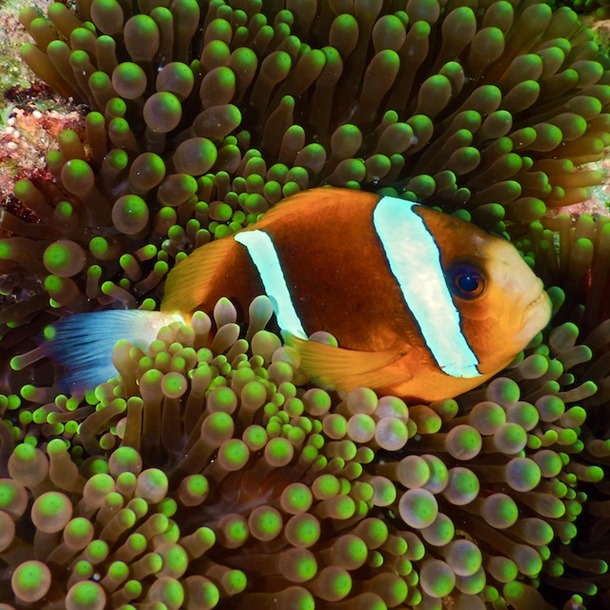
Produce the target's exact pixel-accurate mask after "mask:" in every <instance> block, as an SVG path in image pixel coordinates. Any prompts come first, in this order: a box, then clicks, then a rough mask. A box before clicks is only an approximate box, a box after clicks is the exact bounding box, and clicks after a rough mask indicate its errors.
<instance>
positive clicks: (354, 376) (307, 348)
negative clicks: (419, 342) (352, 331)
mask: <svg viewBox="0 0 610 610" xmlns="http://www.w3.org/2000/svg"><path fill="white" fill-rule="evenodd" d="M284 338H285V341H286V345H288V346H289V347H291V348H293V349H294V350H295V351H296V354H297V356H298V362H299V367H300V368H301V370H302V371H303V372H304V373H306V374H307V375H309V376H310V377H311V378H312V379H313V380H314V381H316V382H317V383H320V384H321V385H324V386H326V387H328V388H329V389H333V390H353V389H355V388H359V387H363V386H366V387H369V388H373V389H374V388H382V387H386V386H390V385H392V384H395V383H398V382H401V381H408V380H409V379H410V378H411V377H412V375H410V374H409V373H408V372H407V371H404V370H401V369H398V368H387V367H388V365H390V364H392V363H394V362H396V361H397V360H399V359H400V358H402V357H403V356H404V354H405V352H404V350H403V351H400V350H386V351H380V352H366V351H357V350H351V349H345V348H342V347H335V346H332V345H327V344H325V343H318V342H317V341H311V340H307V339H300V338H299V337H295V336H294V335H290V334H286V333H285V334H284Z"/></svg>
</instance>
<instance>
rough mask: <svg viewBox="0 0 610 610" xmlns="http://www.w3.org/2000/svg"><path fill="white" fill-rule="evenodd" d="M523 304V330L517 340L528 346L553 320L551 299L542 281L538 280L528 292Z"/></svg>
mask: <svg viewBox="0 0 610 610" xmlns="http://www.w3.org/2000/svg"><path fill="white" fill-rule="evenodd" d="M522 302H523V303H524V309H523V313H522V315H521V327H522V328H521V331H520V332H519V333H518V334H517V338H518V340H519V341H521V342H522V343H523V344H524V345H526V344H527V343H529V342H530V341H531V339H532V338H533V337H535V336H536V334H537V333H538V332H539V331H541V330H542V329H543V328H544V327H545V326H546V325H547V324H548V321H549V320H550V319H551V299H550V298H549V295H548V294H547V293H546V291H545V290H544V284H543V283H542V280H541V279H539V278H537V279H536V282H535V284H534V286H533V287H532V288H531V289H530V290H528V291H527V292H526V294H525V295H524V298H523V300H522Z"/></svg>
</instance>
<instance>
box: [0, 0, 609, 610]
mask: <svg viewBox="0 0 610 610" xmlns="http://www.w3.org/2000/svg"><path fill="white" fill-rule="evenodd" d="M575 10H577V11H593V12H594V15H593V18H592V17H591V15H588V16H580V15H579V14H577V13H576V12H575ZM17 17H18V19H19V21H20V23H21V24H22V27H21V26H20V28H17V26H15V25H14V24H15V20H16V18H17ZM604 17H605V8H604V6H603V5H600V3H596V2H589V1H586V2H574V3H570V5H569V6H565V5H562V4H561V3H553V4H549V3H546V2H540V1H536V0H523V1H520V0H510V1H508V0H496V1H492V0H454V1H451V0H447V1H443V0H409V1H408V2H404V1H402V2H399V1H392V0H384V1H382V0H368V1H367V0H331V1H328V2H317V1H315V0H292V1H290V0H287V1H286V2H280V1H278V0H271V1H264V2H263V1H261V0H235V1H233V2H230V1H229V2H224V1H223V0H209V1H206V0H199V1H198V0H171V1H170V0H139V1H137V2H136V1H132V0H93V1H90V0H79V1H78V2H76V3H67V4H66V3H62V2H54V3H48V2H42V1H40V2H39V6H38V8H34V5H33V4H32V5H31V6H30V3H28V4H27V5H25V6H24V5H22V4H19V5H18V4H17V3H16V2H7V3H5V4H4V5H3V6H2V7H0V23H1V24H2V26H3V29H4V32H5V36H3V37H2V40H0V52H1V53H2V57H3V60H2V61H3V66H2V74H0V87H2V90H3V96H4V102H3V106H4V108H3V114H2V121H3V124H4V126H3V129H2V133H1V134H0V163H1V164H2V177H0V191H1V192H2V193H3V199H4V200H3V204H2V209H1V210H0V392H3V393H2V394H0V412H1V413H2V423H1V424H0V560H1V561H0V609H1V610H9V609H10V608H13V609H16V610H21V609H25V608H40V609H45V610H47V609H53V608H68V610H77V609H81V608H83V609H84V608H88V609H99V610H103V609H106V608H113V609H114V608H123V609H125V610H127V609H131V608H142V609H144V608H146V609H149V608H151V609H152V608H154V609H155V610H162V609H165V608H170V609H178V608H189V609H191V608H192V609H205V608H219V609H223V610H224V609H227V610H229V609H235V608H250V607H251V608H261V609H266V608H270V609H277V610H286V609H291V610H292V609H295V610H297V609H298V610H309V609H313V608H318V609H322V610H324V609H329V610H335V609H336V610H339V609H342V610H360V609H362V610H365V609H366V610H369V609H371V610H383V609H385V608H413V609H417V610H436V609H437V610H445V609H448V610H479V609H485V608H489V609H498V610H500V609H509V608H514V609H516V610H530V609H533V608H536V610H542V609H543V608H566V609H567V610H580V609H582V608H587V609H595V608H600V609H603V608H607V607H609V606H610V576H608V574H607V571H608V563H607V562H608V561H610V533H609V528H610V487H609V484H608V469H607V465H608V464H609V463H610V461H609V457H610V441H609V434H608V427H609V423H610V421H609V418H608V415H607V414H606V411H605V410H606V408H607V406H608V400H609V399H610V321H609V318H610V278H609V271H610V221H608V218H607V217H605V216H604V214H605V205H604V193H605V191H604V189H603V187H601V186H600V185H601V184H602V183H603V180H604V177H605V176H604V171H603V167H604V161H603V159H604V152H605V149H606V148H607V146H608V144H610V114H609V112H608V111H609V108H610V71H609V70H610V61H609V59H608V55H607V53H606V51H605V47H604V46H603V45H604V44H605V43H604V42H603V35H601V37H598V35H597V34H596V35H594V34H593V33H592V31H591V30H590V29H589V28H588V27H586V26H585V25H584V24H583V21H587V23H590V24H592V23H594V22H595V21H596V20H599V19H603V18H604ZM26 32H27V34H26ZM18 40H22V41H23V46H21V48H20V52H19V53H20V57H21V59H22V60H23V61H24V62H25V64H27V65H28V66H29V67H30V68H31V69H32V70H33V72H34V73H35V74H36V76H37V78H34V77H33V76H32V75H31V73H29V74H28V72H27V71H25V69H24V67H23V65H24V64H21V60H19V59H18V58H17V55H16V54H17V51H16V50H14V49H15V48H16V46H17V44H18V43H17V41H18ZM598 41H599V42H598ZM600 44H601V45H602V47H601V48H600ZM321 185H331V186H341V187H348V188H353V189H364V190H367V191H373V192H378V193H381V194H390V195H397V196H400V197H404V198H407V199H411V200H417V201H419V202H422V203H424V204H427V205H430V206H435V207H437V208H439V209H441V210H442V211H444V212H446V213H448V214H455V215H457V216H459V217H460V218H464V219H466V220H471V221H472V222H474V223H476V224H477V225H479V226H481V227H483V228H485V229H487V230H489V231H493V232H496V233H499V234H502V235H504V236H505V237H507V238H510V239H511V240H512V241H513V243H514V244H515V245H516V246H517V247H518V248H519V250H520V251H521V252H522V254H523V256H524V257H525V260H526V261H527V262H528V263H529V264H530V266H531V267H532V268H533V269H534V270H535V271H536V273H537V274H538V275H539V276H540V277H541V278H542V279H543V280H544V282H545V284H546V286H547V288H548V289H549V294H550V296H551V299H552V301H553V306H554V317H553V319H552V321H551V323H550V325H549V327H548V328H547V329H545V331H544V332H542V333H540V334H539V335H538V336H537V337H536V338H535V339H534V340H533V341H532V342H531V343H530V345H529V346H528V347H527V348H526V350H525V351H524V352H523V353H522V354H520V355H519V356H518V357H517V358H516V359H515V361H514V362H513V363H512V364H511V365H510V366H509V367H508V368H507V369H506V370H505V371H503V372H502V373H500V374H499V375H497V376H496V377H495V378H494V379H493V380H492V381H490V382H489V383H486V384H484V385H483V386H482V387H479V388H477V389H475V390H472V391H470V392H468V393H466V394H464V395H461V396H458V397H457V398H455V399H447V400H441V401H436V402H433V403H430V404H416V403H408V404H407V403H405V401H403V400H401V399H399V398H396V397H388V396H384V397H379V396H377V395H376V394H375V393H374V392H373V391H372V390H369V389H366V388H362V389H359V390H354V391H352V392H349V393H336V392H331V391H327V390H325V389H322V388H321V387H316V386H315V384H313V383H311V382H310V381H309V380H308V379H307V377H306V376H305V375H304V374H303V373H302V372H301V371H299V370H298V367H297V366H296V365H295V364H294V362H293V361H292V360H291V358H290V355H289V354H288V353H287V351H286V349H285V348H284V347H283V345H282V340H281V337H280V336H279V334H278V333H276V332H275V330H276V329H275V327H274V326H273V322H270V320H271V315H272V313H271V310H270V308H269V305H268V302H267V301H265V300H264V299H258V300H256V301H254V302H253V304H252V306H251V309H250V313H249V319H250V322H249V324H248V325H243V324H242V325H240V322H241V321H242V318H243V312H240V311H238V310H236V308H235V307H234V306H233V305H232V304H231V303H230V302H229V301H228V300H226V299H224V300H221V301H220V302H219V303H218V305H217V306H216V307H215V309H214V310H213V311H210V312H201V313H198V314H196V315H195V316H194V317H193V320H192V323H190V324H181V323H175V324H173V325H171V326H170V327H167V328H165V329H163V330H162V331H161V332H160V333H159V336H158V339H157V340H156V341H155V342H153V343H152V344H151V345H150V347H149V348H148V349H147V350H141V349H137V348H133V347H132V346H131V345H129V344H128V343H126V342H119V343H118V344H117V346H116V349H115V353H114V362H115V365H116V367H117V370H118V373H119V375H118V376H117V377H116V378H114V379H111V380H109V381H108V382H106V383H103V384H101V385H99V386H98V387H97V388H95V390H93V391H90V392H87V393H80V394H75V395H65V394H62V393H60V392H59V391H58V390H57V389H56V388H55V387H54V381H55V379H54V373H53V370H52V367H51V365H50V363H48V362H46V361H45V359H44V358H41V357H40V356H41V354H40V352H39V350H37V339H36V338H37V336H38V335H39V334H40V333H41V332H43V329H44V328H45V327H46V325H47V324H49V323H50V322H53V321H54V320H56V319H57V318H58V317H64V316H68V315H71V314H72V313H76V312H83V311H92V310H97V309H107V308H143V309H151V310H152V309H155V308H158V305H159V302H160V298H161V296H162V294H163V283H164V278H165V276H166V275H167V273H168V271H169V270H170V269H172V268H173V266H174V265H175V264H176V262H179V261H180V260H182V259H183V258H184V257H186V256H188V254H189V253H190V252H192V250H193V249H195V248H197V247H199V246H202V245H204V244H206V243H208V242H210V241H212V240H214V239H217V238H220V237H223V236H226V235H229V234H231V233H233V232H235V231H238V230H239V229H241V228H243V227H246V226H248V225H250V224H252V223H253V222H254V221H255V220H256V219H257V218H258V217H259V216H260V215H261V214H264V213H265V211H267V210H268V209H270V208H272V207H273V206H274V205H275V204H276V203H277V202H278V201H280V200H281V199H283V198H284V197H286V196H288V195H290V194H293V193H296V192H299V191H301V190H304V189H307V188H311V187H315V186H321ZM592 194H594V195H596V199H595V200H594V201H592V200H591V199H590V197H591V195H592ZM581 202H586V203H585V204H584V205H581V206H580V207H578V208H569V209H568V211H567V212H566V210H564V209H563V208H564V207H565V206H572V205H574V204H579V203H581ZM583 210H584V211H585V212H593V214H591V213H584V214H581V213H580V212H582V211H583ZM328 222H333V219H332V218H329V219H328ZM362 323H363V324H366V319H363V322H362ZM24 354H26V355H24ZM94 356H95V355H94V354H92V357H94Z"/></svg>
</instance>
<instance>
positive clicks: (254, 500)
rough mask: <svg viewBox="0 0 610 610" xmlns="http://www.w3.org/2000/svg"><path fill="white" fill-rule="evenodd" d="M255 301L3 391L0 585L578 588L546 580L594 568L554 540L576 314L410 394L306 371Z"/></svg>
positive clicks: (49, 591)
mask: <svg viewBox="0 0 610 610" xmlns="http://www.w3.org/2000/svg"><path fill="white" fill-rule="evenodd" d="M270 311H271V305H270V303H269V302H268V300H267V299H266V297H259V298H258V299H257V300H256V301H255V302H254V303H253V305H252V310H251V314H252V315H251V323H250V327H249V329H248V330H247V332H246V334H245V336H240V331H239V327H238V326H237V325H236V323H235V322H236V320H237V312H236V311H235V309H234V308H233V307H232V305H231V304H230V302H229V301H227V300H226V299H223V300H221V301H220V302H219V303H218V304H217V306H216V308H215V310H214V322H212V320H211V319H210V317H209V316H207V315H206V314H204V313H202V312H198V313H196V314H195V316H194V317H193V321H192V324H190V325H185V324H183V323H179V322H175V323H172V324H171V325H170V326H169V327H166V328H164V329H162V330H161V331H160V332H159V335H158V338H157V340H156V341H154V342H153V343H152V344H151V346H150V348H149V349H148V350H146V351H142V350H139V349H137V348H133V347H132V346H131V345H130V344H129V343H128V342H126V341H122V342H119V344H117V346H116V347H115V352H114V356H113V358H114V362H115V365H116V367H117V369H118V371H119V372H120V375H119V376H118V377H116V378H115V379H111V380H109V381H108V382H107V383H104V384H102V385H100V386H98V387H97V388H96V389H95V390H94V391H93V392H90V393H88V394H87V395H86V396H84V397H83V396H81V397H78V396H72V397H67V396H57V397H54V392H53V389H52V388H41V387H38V388H36V387H33V386H25V387H23V388H22V389H21V397H18V396H7V397H4V398H3V401H4V408H5V409H6V411H5V416H6V418H5V422H6V423H9V422H10V426H11V427H12V431H11V432H10V433H9V434H8V435H7V434H5V435H4V439H3V451H2V454H3V455H4V456H5V460H6V463H5V464H4V467H5V468H6V470H7V473H8V475H9V477H10V478H5V479H3V480H2V481H1V484H0V485H1V488H2V490H3V491H2V493H1V494H0V498H2V511H1V512H0V515H1V516H2V518H3V520H4V527H3V528H2V531H3V537H2V544H1V545H0V548H1V549H2V550H1V551H0V558H2V560H3V561H5V562H6V563H7V564H8V565H9V566H10V567H11V573H12V577H11V581H10V585H9V583H8V582H4V583H3V585H2V586H3V587H4V590H5V591H7V592H10V593H9V596H12V599H11V597H9V598H7V597H6V594H5V595H4V596H3V598H4V599H9V600H10V603H12V604H13V607H15V608H17V609H19V608H25V607H27V602H29V601H30V602H31V601H34V602H38V604H39V605H38V606H37V607H40V608H53V607H55V606H54V604H55V603H57V602H58V601H59V600H63V599H64V598H65V599H66V606H67V608H68V609H69V610H71V609H73V608H81V607H83V606H82V604H83V603H84V602H82V601H81V602H79V601H78V600H79V599H81V598H82V599H86V600H87V603H89V604H92V606H91V607H96V608H98V607H99V608H104V607H107V604H110V607H114V608H118V607H120V606H122V605H123V604H134V605H135V607H147V606H146V604H147V603H152V602H157V603H159V602H162V603H164V604H166V606H167V607H170V608H178V607H186V608H212V607H215V606H216V605H217V606H218V607H219V608H240V607H244V606H245V605H251V606H254V607H267V606H268V605H270V604H271V603H272V600H276V601H275V602H274V604H275V605H274V606H273V607H276V608H293V607H295V606H294V604H295V603H297V602H296V601H295V600H298V604H297V607H307V608H313V607H314V604H315V607H316V608H318V607H320V608H331V607H332V608H334V607H337V608H386V607H388V608H393V607H409V608H410V607H416V608H424V607H425V608H439V609H440V608H442V607H444V606H443V601H442V600H443V599H445V600H446V599H452V600H453V603H454V604H455V607H456V608H469V609H475V608H486V607H490V608H491V607H493V608H500V607H503V606H502V603H509V604H511V607H513V608H516V609H517V610H521V609H526V608H529V607H531V604H532V603H540V604H541V605H543V604H544V602H543V601H542V597H541V596H540V594H539V593H537V591H536V589H535V586H537V584H538V583H539V581H540V579H541V578H543V579H544V580H545V581H546V582H547V584H548V583H555V584H557V585H559V586H562V585H563V587H565V588H569V589H570V590H571V591H572V592H574V593H575V594H587V595H591V594H594V593H595V587H594V585H591V584H587V583H586V582H583V581H578V580H576V579H569V578H567V577H563V578H562V576H561V575H562V573H564V572H565V571H567V570H569V569H570V567H573V568H574V569H577V570H581V571H584V572H589V577H590V576H591V573H592V574H593V575H595V574H596V573H597V574H601V573H604V572H605V571H606V569H607V566H606V564H605V562H603V561H593V560H588V561H585V560H584V559H580V558H578V557H577V556H576V555H575V554H574V553H571V552H568V551H565V550H564V549H565V548H566V547H565V545H567V544H568V543H569V542H570V541H571V540H572V539H573V538H574V537H575V535H576V533H577V527H576V526H575V521H576V519H577V517H578V516H579V514H580V513H581V511H582V507H583V504H584V503H585V500H586V492H585V491H583V487H584V486H585V485H587V484H589V483H594V482H598V481H600V480H601V478H602V476H603V472H602V469H601V468H600V467H598V466H594V465H589V464H587V462H586V461H584V460H583V459H582V457H581V454H582V452H583V439H582V438H581V435H580V429H581V426H582V425H583V423H584V421H585V419H586V417H587V412H586V411H585V409H583V408H582V407H581V406H579V405H580V404H581V403H584V402H586V401H587V399H588V398H589V397H590V396H591V395H592V394H594V393H595V386H594V384H592V383H591V382H585V383H579V382H574V380H573V378H572V377H571V371H572V370H573V369H574V368H575V367H577V366H578V365H580V364H582V363H587V362H588V361H589V360H590V359H591V350H590V349H589V348H588V347H586V346H585V345H584V344H577V343H576V339H577V334H578V333H577V330H576V328H575V326H574V325H573V324H569V323H568V324H564V325H562V326H559V327H558V328H556V329H554V330H553V331H552V332H551V334H550V336H549V337H548V340H546V341H543V340H542V337H541V336H539V337H538V338H537V340H536V341H535V342H534V343H533V344H532V346H531V347H530V348H529V350H528V351H527V352H526V354H525V355H524V357H523V359H522V360H521V361H519V362H516V363H515V364H514V366H512V367H511V368H509V370H507V371H505V372H504V373H503V375H502V376H500V377H498V378H496V379H495V380H493V381H492V382H491V383H489V384H488V385H487V386H486V387H484V388H480V389H477V390H474V391H471V392H469V393H467V394H465V395H463V396H462V397H460V398H459V399H458V401H457V402H456V401H455V400H443V401H438V402H435V403H432V404H430V405H423V404H422V405H409V406H407V405H406V404H405V403H404V402H403V401H402V400H400V399H399V398H395V397H391V396H386V397H381V398H379V397H377V396H376V395H375V393H374V392H373V391H372V390H368V389H366V388H361V389H358V390H354V391H352V392H349V393H345V394H339V395H337V394H335V393H329V392H326V391H324V390H322V389H319V388H312V387H308V385H307V379H306V378H305V377H304V376H303V375H302V373H300V372H299V370H298V368H296V367H295V364H294V363H293V362H292V360H291V356H290V352H289V351H287V349H286V348H285V347H283V346H282V345H281V340H280V338H279V337H277V336H276V335H274V334H273V333H271V332H269V331H268V330H265V328H264V326H265V324H266V322H267V321H268V319H269V315H270ZM214 328H216V332H215V333H214V338H213V339H212V334H211V330H213V329H214ZM245 337H248V339H246V338H245ZM11 439H12V440H11ZM4 443H6V445H4ZM7 458H8V459H7ZM25 523H31V524H33V525H34V526H35V530H34V531H33V530H32V529H29V528H25V527H23V525H24V524H25ZM558 542H561V544H559V545H557V543H558ZM41 559H42V560H43V561H41ZM94 574H96V575H97V576H95V577H93V575H94ZM562 580H563V581H564V582H562ZM566 583H567V584H566ZM577 597H578V595H575V596H574V597H573V598H572V599H573V600H575V599H577ZM269 607H270V606H269ZM541 607H542V606H541Z"/></svg>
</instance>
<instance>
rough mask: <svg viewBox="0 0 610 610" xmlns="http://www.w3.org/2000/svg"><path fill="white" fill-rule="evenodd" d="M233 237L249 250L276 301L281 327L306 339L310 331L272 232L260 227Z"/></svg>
mask: <svg viewBox="0 0 610 610" xmlns="http://www.w3.org/2000/svg"><path fill="white" fill-rule="evenodd" d="M234 239H235V241H236V242H238V243H240V244H242V246H244V247H245V248H246V250H247V251H248V254H249V255H250V258H251V259H252V262H253V263H254V265H255V267H256V269H257V271H258V274H259V276H260V278H261V282H262V283H263V287H264V288H265V293H266V295H267V296H268V297H269V300H270V301H271V303H272V304H273V310H274V311H275V315H276V317H277V323H278V325H279V327H280V328H281V330H283V331H287V332H289V333H291V334H292V335H295V336H297V337H300V338H302V339H307V334H306V333H305V330H304V329H303V325H302V324H301V320H300V319H299V316H298V314H297V312H296V310H295V308H294V305H293V304H292V298H291V297H290V290H288V286H287V285H286V278H285V277H284V272H283V271H282V265H281V264H280V259H279V258H278V255H277V252H276V251H275V246H274V245H273V242H272V241H271V238H270V237H269V235H267V233H265V232H264V231H261V230H258V229H257V230H255V231H244V232H242V233H237V234H236V235H235V236H234Z"/></svg>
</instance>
